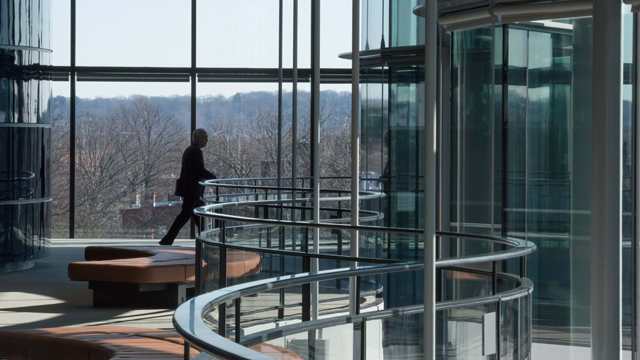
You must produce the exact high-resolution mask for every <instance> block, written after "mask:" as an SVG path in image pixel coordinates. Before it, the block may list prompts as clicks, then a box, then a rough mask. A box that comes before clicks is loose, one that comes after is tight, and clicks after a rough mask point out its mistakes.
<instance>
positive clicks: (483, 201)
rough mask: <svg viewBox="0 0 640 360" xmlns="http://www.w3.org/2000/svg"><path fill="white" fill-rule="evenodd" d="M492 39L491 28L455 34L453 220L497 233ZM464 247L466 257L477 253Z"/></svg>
mask: <svg viewBox="0 0 640 360" xmlns="http://www.w3.org/2000/svg"><path fill="white" fill-rule="evenodd" d="M499 31H500V29H495V33H497V32H499ZM493 42H494V29H493V28H490V27H487V28H479V29H475V30H469V31H459V32H455V33H454V52H453V74H452V83H453V89H452V91H453V94H454V96H453V98H452V101H453V104H452V106H453V111H452V124H451V136H452V138H451V146H452V147H451V191H452V194H451V201H452V204H451V220H452V222H454V223H455V226H456V227H457V230H458V231H459V232H468V233H483V234H492V233H493V231H494V225H495V224H497V223H499V220H498V219H496V218H495V217H494V215H495V213H494V211H493V206H495V203H494V199H495V198H496V196H495V194H494V190H495V181H496V180H495V178H494V176H495V174H496V173H495V171H497V169H498V168H499V164H497V163H495V162H494V161H495V159H496V158H497V157H496V147H495V146H494V141H495V138H494V134H495V133H496V129H495V121H494V120H495V118H494V114H493V98H494V94H493V83H494V80H495V79H494V77H495V73H496V72H498V71H499V70H500V69H498V68H497V67H496V68H495V69H494V66H493V64H494V61H493V56H494V54H496V52H495V50H494V47H493ZM452 225H454V224H452ZM460 250H461V251H463V253H464V254H467V255H471V254H473V253H474V251H476V250H474V249H473V248H465V249H460ZM461 254H462V253H461Z"/></svg>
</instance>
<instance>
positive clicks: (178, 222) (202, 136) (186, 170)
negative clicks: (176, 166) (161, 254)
mask: <svg viewBox="0 0 640 360" xmlns="http://www.w3.org/2000/svg"><path fill="white" fill-rule="evenodd" d="M191 140H192V141H193V143H192V144H191V146H189V147H188V148H187V150H185V151H184V154H182V169H181V170H180V178H179V179H178V181H177V183H176V195H178V196H182V198H183V200H182V211H181V212H180V214H179V215H178V216H177V217H176V219H175V221H174V222H173V225H171V228H170V229H169V231H168V232H167V234H166V235H165V236H164V237H163V238H162V240H160V242H159V244H160V245H171V244H173V240H175V238H176V236H178V233H179V232H180V229H182V227H183V226H184V224H186V223H187V221H189V219H190V218H191V217H193V219H194V220H195V222H196V225H197V226H198V227H199V226H200V223H199V221H197V220H198V218H197V217H196V216H195V215H194V214H193V210H194V209H195V208H197V207H198V206H202V205H204V203H203V202H202V201H201V200H200V197H201V196H202V194H203V193H204V188H202V186H200V180H208V179H215V178H216V176H215V175H214V174H213V173H212V172H210V171H209V170H207V169H205V167H204V159H203V157H202V148H203V147H205V146H207V142H208V141H209V135H207V132H206V131H204V129H196V131H194V132H193V136H192V139H191Z"/></svg>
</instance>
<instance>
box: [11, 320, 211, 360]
mask: <svg viewBox="0 0 640 360" xmlns="http://www.w3.org/2000/svg"><path fill="white" fill-rule="evenodd" d="M190 353H191V355H192V356H193V355H197V354H198V352H197V351H196V350H193V349H191V352H190ZM0 359H9V360H43V359H67V360H108V359H118V360H120V359H176V360H178V359H184V340H183V339H182V338H181V337H180V336H179V335H178V334H177V333H175V332H173V331H165V330H159V329H141V328H133V327H123V326H84V327H66V328H53V329H37V330H25V331H15V332H9V331H0Z"/></svg>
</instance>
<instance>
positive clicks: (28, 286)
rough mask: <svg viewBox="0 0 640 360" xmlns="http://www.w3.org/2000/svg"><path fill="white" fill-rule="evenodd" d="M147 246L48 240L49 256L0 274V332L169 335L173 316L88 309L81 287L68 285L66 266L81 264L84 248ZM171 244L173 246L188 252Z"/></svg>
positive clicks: (88, 301) (190, 242)
mask: <svg viewBox="0 0 640 360" xmlns="http://www.w3.org/2000/svg"><path fill="white" fill-rule="evenodd" d="M152 244H156V242H155V241H150V240H111V239H91V240H87V239H54V240H52V251H51V256H50V257H48V258H45V259H42V260H39V261H38V262H37V263H36V265H35V267H33V268H31V269H29V270H23V271H16V272H11V273H4V274H0V330H22V329H36V328H49V327H60V326H85V325H119V326H133V327H144V328H158V329H172V328H173V326H172V324H171V317H172V315H173V310H170V309H153V310H140V309H133V308H111V307H93V306H92V305H91V295H92V294H91V290H89V289H88V288H87V283H86V282H76V281H69V279H68V278H67V265H68V264H69V263H70V262H73V261H82V260H84V248H85V247H86V246H90V245H98V246H109V245H118V246H126V245H131V246H136V245H152ZM193 244H194V242H193V240H177V241H176V242H175V245H176V246H193Z"/></svg>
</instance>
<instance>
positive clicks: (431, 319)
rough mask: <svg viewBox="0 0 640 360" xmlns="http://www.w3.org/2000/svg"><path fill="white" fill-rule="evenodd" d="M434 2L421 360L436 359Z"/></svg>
mask: <svg viewBox="0 0 640 360" xmlns="http://www.w3.org/2000/svg"><path fill="white" fill-rule="evenodd" d="M437 23H438V22H437V2H436V0H427V1H426V2H425V54H424V55H425V68H424V73H425V79H424V88H425V91H424V92H425V102H424V103H425V111H424V113H425V119H424V149H425V155H424V161H425V163H424V175H425V176H424V216H425V218H424V359H425V360H434V359H435V358H436V331H435V330H436V317H435V315H436V310H435V309H436V291H435V290H436V288H435V286H436V266H435V261H436V126H437V113H436V110H437V106H436V103H437V93H436V90H437V50H438V45H437V33H438V27H437Z"/></svg>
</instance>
